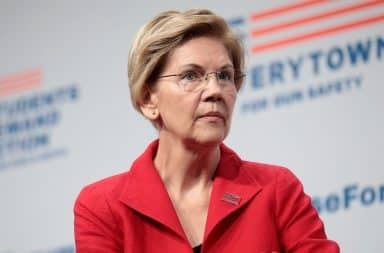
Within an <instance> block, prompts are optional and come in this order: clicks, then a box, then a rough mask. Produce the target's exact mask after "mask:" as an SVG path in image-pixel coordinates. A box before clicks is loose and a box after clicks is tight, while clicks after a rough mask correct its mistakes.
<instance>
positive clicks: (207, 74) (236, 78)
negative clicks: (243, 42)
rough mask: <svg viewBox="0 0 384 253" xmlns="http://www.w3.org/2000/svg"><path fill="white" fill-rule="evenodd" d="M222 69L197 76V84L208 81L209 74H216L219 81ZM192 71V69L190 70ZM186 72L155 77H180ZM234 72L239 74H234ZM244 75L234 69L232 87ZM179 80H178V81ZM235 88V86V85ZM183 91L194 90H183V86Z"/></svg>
mask: <svg viewBox="0 0 384 253" xmlns="http://www.w3.org/2000/svg"><path fill="white" fill-rule="evenodd" d="M222 71H223V69H222V70H216V71H212V72H208V73H205V74H204V75H203V76H202V77H201V78H199V79H200V80H196V81H199V84H200V83H202V82H203V81H208V76H209V75H211V74H215V76H216V80H217V82H218V83H220V80H219V77H218V75H219V74H220V72H222ZM191 72H192V71H191ZM186 73H188V71H185V72H183V73H179V74H169V75H162V76H158V77H157V79H161V78H165V77H173V76H177V77H182V76H183V75H185V74H186ZM236 73H237V74H239V75H237V76H236ZM245 76H246V75H245V73H243V72H242V71H236V70H235V71H234V77H233V87H236V81H237V80H239V79H241V78H244V77H245ZM180 81H181V80H179V82H180ZM236 88H237V87H236ZM184 91H187V92H192V91H195V90H185V88H184Z"/></svg>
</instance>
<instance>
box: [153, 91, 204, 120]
mask: <svg viewBox="0 0 384 253" xmlns="http://www.w3.org/2000/svg"><path fill="white" fill-rule="evenodd" d="M197 105H198V100H197V99H194V98H192V97H187V96H182V95H175V94H168V93H163V94H161V96H159V112H160V115H161V117H162V120H163V121H164V122H165V123H166V122H170V121H172V122H175V121H176V123H182V122H185V121H188V120H191V119H193V116H194V112H195V111H196V107H197Z"/></svg>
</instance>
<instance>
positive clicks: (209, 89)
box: [203, 72, 223, 102]
mask: <svg viewBox="0 0 384 253" xmlns="http://www.w3.org/2000/svg"><path fill="white" fill-rule="evenodd" d="M211 75H213V76H214V78H209V77H210V76H211ZM204 81H205V82H206V86H205V90H204V93H203V100H204V101H206V102H216V101H220V100H222V92H223V90H222V88H223V87H221V85H220V83H219V80H218V78H217V73H216V72H211V73H207V74H205V77H204Z"/></svg>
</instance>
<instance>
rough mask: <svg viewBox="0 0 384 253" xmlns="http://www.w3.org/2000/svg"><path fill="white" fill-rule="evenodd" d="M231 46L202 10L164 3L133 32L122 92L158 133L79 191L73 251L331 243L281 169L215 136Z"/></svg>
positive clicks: (234, 84)
mask: <svg viewBox="0 0 384 253" xmlns="http://www.w3.org/2000/svg"><path fill="white" fill-rule="evenodd" d="M243 57H244V56H243V49H242V46H241V43H240V42H239V40H238V38H237V37H236V36H235V34H234V33H232V32H231V31H230V29H229V27H228V26H227V24H226V23H225V21H224V20H223V19H222V18H221V17H219V16H217V15H215V14H213V13H212V12H210V11H208V10H190V11H186V12H176V11H169V12H164V13H161V14H160V15H158V16H156V17H155V18H154V19H152V20H151V21H149V22H148V23H147V24H146V25H145V26H144V27H143V28H142V29H141V30H140V31H139V33H138V35H137V38H136V40H135V42H134V44H133V47H132V49H131V51H130V55H129V65H128V76H129V85H130V91H131V97H132V102H133V105H134V106H135V108H136V109H137V110H138V111H139V112H140V113H142V114H143V115H144V116H145V117H146V118H147V119H149V120H150V121H151V122H152V123H153V125H154V126H155V127H156V128H157V130H158V136H159V138H158V140H155V141H154V142H152V143H151V144H150V145H149V146H148V148H147V149H146V150H145V151H144V153H143V154H142V155H141V156H139V157H138V158H137V159H136V161H134V163H133V164H132V166H131V168H130V170H129V171H128V172H126V173H122V174H120V175H116V176H113V177H110V178H107V179H104V180H102V181H99V182H96V183H94V184H91V185H89V186H87V187H86V188H84V189H83V190H82V192H81V193H80V195H79V197H78V199H77V201H76V204H75V237H76V248H77V252H151V253H153V252H178V253H181V252H210V253H215V252H220V253H225V252H255V253H256V252H257V253H261V252H295V253H299V252H300V253H303V252H311V253H316V252H319V253H333V252H339V249H338V246H337V244H336V243H335V242H333V241H330V240H327V238H326V235H325V232H324V228H323V224H322V222H321V220H320V219H319V217H318V215H317V213H316V211H315V209H314V208H313V207H312V205H311V201H310V198H309V197H308V196H306V195H305V194H304V193H303V189H302V186H301V183H300V182H299V181H298V179H297V178H296V177H295V176H294V175H293V174H292V173H291V172H290V171H289V170H288V169H285V168H282V167H278V166H272V165H265V164H260V163H254V162H248V161H243V160H241V159H240V158H239V157H238V156H237V155H236V153H235V152H234V151H232V150H231V149H229V148H228V147H226V146H225V145H224V144H223V143H222V142H223V140H224V139H225V137H226V136H227V134H228V132H229V128H230V125H231V118H232V112H233V107H234V104H235V101H236V94H237V91H238V90H239V89H240V87H241V85H242V77H243V62H244V59H243Z"/></svg>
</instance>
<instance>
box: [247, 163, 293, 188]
mask: <svg viewBox="0 0 384 253" xmlns="http://www.w3.org/2000/svg"><path fill="white" fill-rule="evenodd" d="M241 170H243V172H245V173H247V174H248V175H250V176H251V177H252V178H254V179H255V180H256V181H257V182H258V183H259V184H261V185H265V184H270V183H287V182H294V181H295V182H298V181H299V179H298V178H297V177H296V176H295V175H294V173H293V172H292V171H291V170H290V169H288V168H286V167H284V166H280V165H273V164H267V163H260V162H251V161H244V160H242V162H241Z"/></svg>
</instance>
